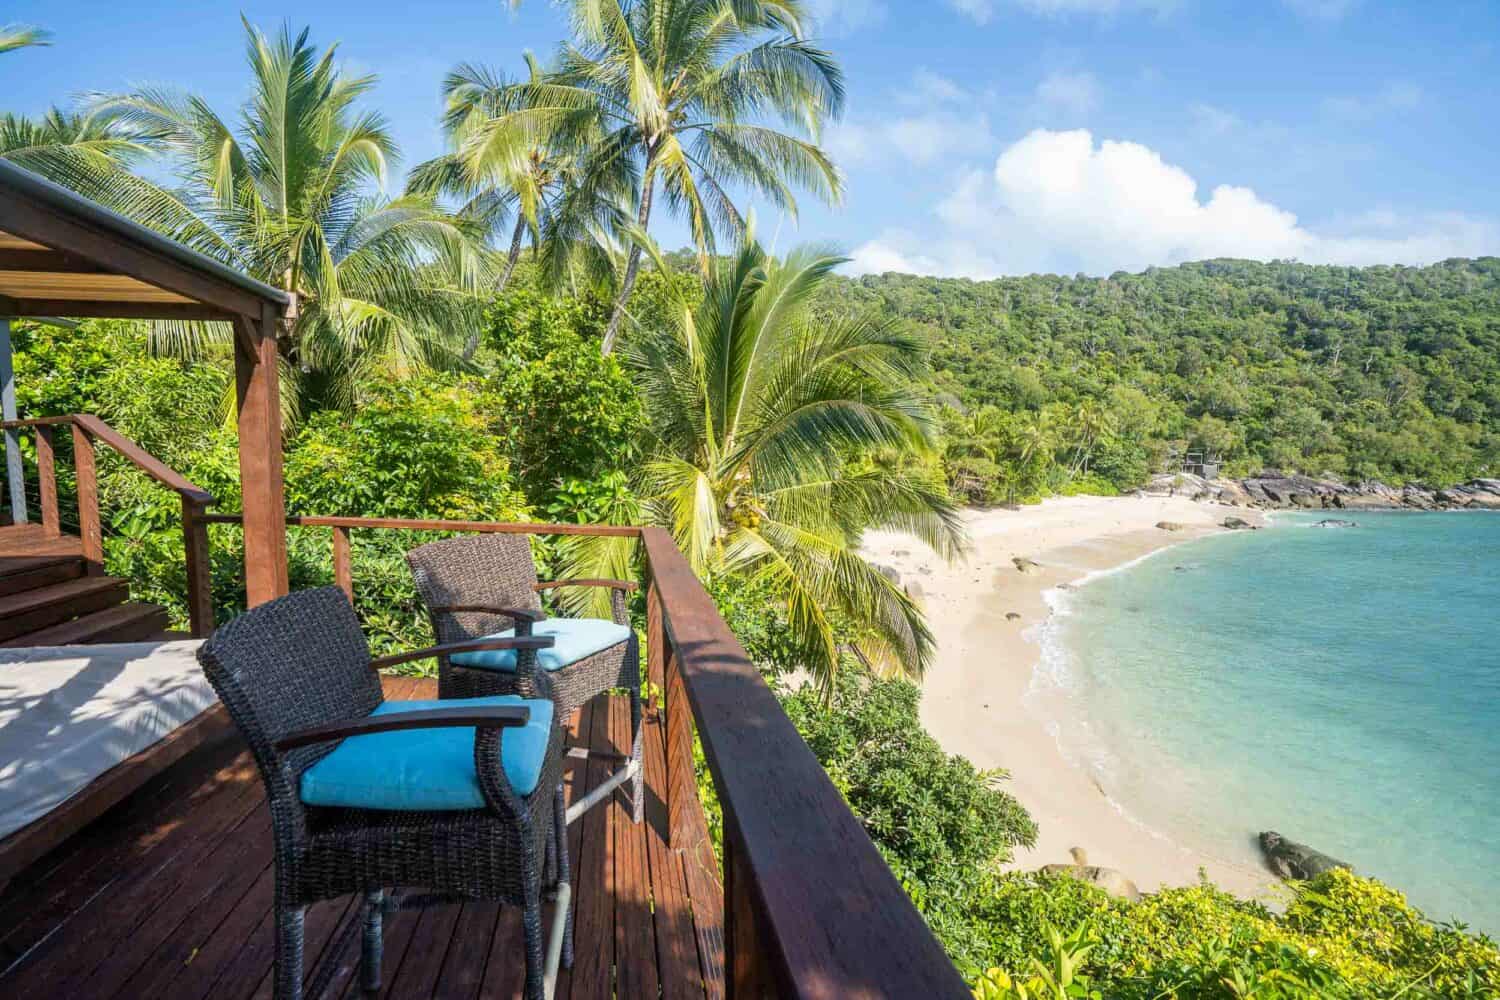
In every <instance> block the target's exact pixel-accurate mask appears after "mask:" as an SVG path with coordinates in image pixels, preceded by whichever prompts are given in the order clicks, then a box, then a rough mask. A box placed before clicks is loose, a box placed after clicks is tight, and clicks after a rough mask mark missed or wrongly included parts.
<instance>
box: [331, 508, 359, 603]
mask: <svg viewBox="0 0 1500 1000" xmlns="http://www.w3.org/2000/svg"><path fill="white" fill-rule="evenodd" d="M333 582H334V583H336V584H338V586H339V589H340V590H342V591H343V592H344V594H345V595H346V596H347V597H348V598H349V603H350V604H353V603H354V560H353V555H352V553H351V552H350V546H349V529H348V528H345V527H344V526H342V525H337V524H336V525H334V527H333Z"/></svg>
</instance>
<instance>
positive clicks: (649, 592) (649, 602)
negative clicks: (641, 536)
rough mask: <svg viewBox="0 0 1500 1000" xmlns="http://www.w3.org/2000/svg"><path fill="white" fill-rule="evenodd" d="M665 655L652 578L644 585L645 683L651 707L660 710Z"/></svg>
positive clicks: (664, 634) (657, 593)
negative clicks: (649, 691)
mask: <svg viewBox="0 0 1500 1000" xmlns="http://www.w3.org/2000/svg"><path fill="white" fill-rule="evenodd" d="M666 653H667V630H666V623H665V622H664V621H663V620H662V616H661V591H660V590H658V589H657V587H656V579H655V578H654V577H653V578H651V579H650V580H648V581H647V583H646V683H647V684H648V685H649V686H650V688H651V693H650V694H651V697H650V702H651V705H652V707H654V708H656V709H657V710H658V711H660V710H661V705H662V693H663V691H664V690H665V687H666V674H665V672H664V670H663V664H664V662H665V658H666Z"/></svg>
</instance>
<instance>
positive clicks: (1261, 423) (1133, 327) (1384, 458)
mask: <svg viewBox="0 0 1500 1000" xmlns="http://www.w3.org/2000/svg"><path fill="white" fill-rule="evenodd" d="M825 305H826V306H827V307H828V309H829V312H830V313H832V312H835V311H842V310H844V309H846V308H847V307H849V306H851V305H852V306H856V307H859V308H870V309H874V310H876V311H877V312H879V313H882V314H886V315H894V316H899V317H901V318H902V319H905V320H908V321H910V322H911V323H913V324H915V325H916V326H917V327H919V328H920V329H921V330H923V331H924V332H925V333H926V334H927V335H928V336H929V337H930V339H931V342H932V344H933V351H934V366H935V369H936V375H935V378H936V385H935V387H936V388H937V389H938V390H939V391H940V392H941V393H943V394H944V396H943V398H945V399H947V400H948V401H949V402H950V403H951V404H952V406H953V412H950V413H947V414H946V420H947V424H948V434H947V438H948V450H947V454H946V456H945V458H946V466H947V472H948V476H949V479H950V482H951V483H952V484H953V485H954V486H955V487H956V488H958V489H959V490H960V491H962V492H965V493H967V494H970V495H971V496H973V497H974V498H976V499H979V498H982V497H988V498H991V499H995V498H1000V497H1003V496H1006V495H1009V496H1029V495H1035V494H1037V493H1039V492H1046V491H1048V490H1055V489H1062V488H1066V487H1067V486H1068V485H1069V484H1074V485H1076V484H1078V483H1079V482H1080V481H1082V482H1083V483H1084V484H1086V485H1097V486H1106V485H1113V486H1115V487H1117V488H1129V487H1131V486H1134V485H1136V484H1137V483H1139V482H1140V480H1141V479H1142V478H1143V477H1144V476H1145V475H1147V474H1149V473H1151V472H1155V471H1158V470H1159V469H1161V468H1164V467H1165V466H1166V465H1167V464H1168V463H1169V461H1170V456H1171V453H1172V451H1173V450H1174V449H1176V450H1178V451H1182V450H1187V449H1193V450H1204V451H1208V452H1217V453H1219V454H1221V455H1222V456H1223V458H1224V459H1225V462H1226V464H1227V467H1228V469H1229V471H1231V472H1248V471H1252V470H1259V469H1260V468H1263V467H1276V468H1281V469H1285V470H1294V471H1301V472H1306V473H1310V474H1318V473H1324V472H1331V473H1334V474H1336V475H1338V476H1341V477H1345V478H1350V479H1366V478H1381V479H1386V480H1389V481H1393V482H1409V481H1425V482H1427V483H1429V484H1431V485H1444V484H1448V483H1452V482H1456V481H1459V480H1462V479H1466V478H1468V477H1471V476H1475V475H1483V474H1491V475H1493V474H1494V472H1495V470H1496V469H1497V468H1500V258H1494V257H1486V258H1481V259H1478V260H1453V261H1447V262H1444V263H1442V264H1436V265H1433V266H1431V267H1423V268H1409V267H1371V268H1348V267H1329V266H1312V265H1305V264H1296V263H1271V264H1260V263H1253V262H1249V261H1240V260H1212V261H1203V262H1199V263H1194V264H1184V265H1182V266H1179V267H1174V268H1165V269H1156V268H1153V269H1151V270H1149V271H1146V272H1144V273H1141V274H1115V275H1111V276H1110V277H1108V278H1102V279H1101V278H1086V277H1076V278H1067V277H1059V276H1053V275H1035V276H1030V277H1024V278H1002V279H999V280H995V281H984V282H975V281H968V280H964V279H942V278H925V277H917V276H912V275H904V274H887V275H883V276H869V277H864V278H859V279H844V280H842V281H840V282H838V283H837V284H835V285H834V286H833V287H832V288H831V289H830V290H829V291H828V292H827V293H826V295H825ZM989 407H994V409H993V410H992V409H988V408H989ZM1091 474H1092V475H1091Z"/></svg>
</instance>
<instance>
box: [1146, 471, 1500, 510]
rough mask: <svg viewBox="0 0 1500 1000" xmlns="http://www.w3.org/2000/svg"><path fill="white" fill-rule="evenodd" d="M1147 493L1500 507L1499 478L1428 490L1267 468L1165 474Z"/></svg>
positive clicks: (1293, 506)
mask: <svg viewBox="0 0 1500 1000" xmlns="http://www.w3.org/2000/svg"><path fill="white" fill-rule="evenodd" d="M1139 495H1142V496H1148V497H1170V496H1178V497H1183V496H1185V497H1188V498H1189V499H1192V500H1198V501H1201V502H1205V503H1220V504H1228V505H1232V506H1235V507H1259V508H1263V509H1268V510H1500V479H1472V480H1470V481H1469V482H1467V483H1461V484H1459V485H1457V486H1448V487H1445V488H1443V489H1429V488H1427V487H1425V486H1421V485H1417V484H1407V485H1405V486H1388V485H1386V484H1385V483H1380V482H1365V483H1344V482H1340V481H1338V480H1336V479H1317V478H1314V477H1312V476H1303V475H1299V474H1296V473H1282V472H1278V471H1276V470H1274V469H1267V470H1265V471H1263V472H1261V473H1260V474H1259V475H1255V476H1248V477H1246V478H1244V479H1204V478H1203V477H1202V476H1195V475H1192V474H1190V473H1164V474H1162V475H1159V476H1156V477H1154V478H1153V479H1152V480H1151V481H1150V482H1149V483H1147V484H1146V485H1145V486H1144V487H1143V488H1142V489H1141V490H1140V491H1139Z"/></svg>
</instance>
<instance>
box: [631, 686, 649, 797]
mask: <svg viewBox="0 0 1500 1000" xmlns="http://www.w3.org/2000/svg"><path fill="white" fill-rule="evenodd" d="M644 718H645V713H644V712H643V711H642V710H641V689H640V688H639V687H634V688H631V690H630V725H631V731H632V732H633V733H634V734H635V737H634V742H633V743H632V744H631V747H630V760H631V762H632V763H633V764H634V765H635V774H634V776H632V777H631V779H630V819H631V822H634V823H637V824H638V823H640V821H641V818H642V817H643V816H644V815H645V813H646V767H645V764H644V763H642V761H641V753H642V739H641V737H642V722H643V721H644Z"/></svg>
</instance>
